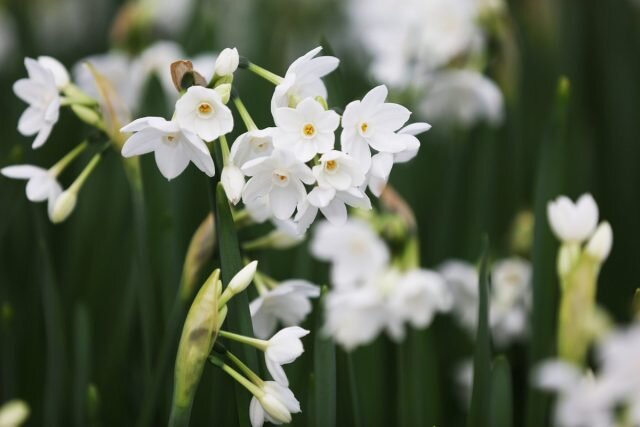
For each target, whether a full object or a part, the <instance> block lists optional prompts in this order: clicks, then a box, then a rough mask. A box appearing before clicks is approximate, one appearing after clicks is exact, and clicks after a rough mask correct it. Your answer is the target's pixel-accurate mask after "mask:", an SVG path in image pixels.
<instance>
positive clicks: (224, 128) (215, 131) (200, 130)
mask: <svg viewBox="0 0 640 427" xmlns="http://www.w3.org/2000/svg"><path fill="white" fill-rule="evenodd" d="M222 86H225V85H221V86H218V88H220V87H222ZM218 88H216V89H209V88H206V87H202V86H191V87H190V88H189V89H187V92H186V93H185V94H184V95H182V97H181V98H180V99H178V101H177V102H176V121H177V122H178V124H180V127H181V128H182V129H184V130H187V131H190V132H193V133H195V134H196V135H198V136H199V137H200V138H202V139H204V140H205V141H213V140H214V139H216V138H218V137H219V136H220V135H225V134H227V133H229V132H231V131H232V130H233V115H232V114H231V110H229V107H227V106H226V105H224V103H223V102H222V96H221V93H220V90H219V89H218Z"/></svg>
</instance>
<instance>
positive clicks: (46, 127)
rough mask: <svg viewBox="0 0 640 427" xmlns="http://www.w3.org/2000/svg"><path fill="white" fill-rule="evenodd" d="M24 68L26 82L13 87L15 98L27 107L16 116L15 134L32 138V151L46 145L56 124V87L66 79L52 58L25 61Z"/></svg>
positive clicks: (58, 100) (63, 70)
mask: <svg viewBox="0 0 640 427" xmlns="http://www.w3.org/2000/svg"><path fill="white" fill-rule="evenodd" d="M24 65H25V67H26V68H27V72H28V73H29V78H26V79H20V80H18V81H17V82H15V83H14V85H13V92H14V93H15V94H16V96H17V97H18V98H20V99H21V100H23V101H24V102H26V103H28V104H29V107H28V108H27V109H26V110H25V112H24V113H22V115H21V116H20V120H19V122H18V131H19V132H20V133H21V134H22V135H24V136H31V135H36V139H35V140H34V141H33V144H32V148H38V147H41V146H42V145H43V144H44V143H45V142H46V141H47V138H49V134H50V133H51V129H53V126H54V125H55V124H56V123H57V122H58V117H59V115H60V94H59V87H58V83H59V84H68V83H69V75H68V73H67V71H66V70H65V69H64V67H63V66H62V65H61V64H60V63H58V62H57V61H55V60H54V59H53V58H48V57H41V58H39V59H38V60H37V61H36V60H34V59H31V58H25V60H24ZM65 73H66V77H65ZM65 78H66V80H65ZM65 81H66V83H65Z"/></svg>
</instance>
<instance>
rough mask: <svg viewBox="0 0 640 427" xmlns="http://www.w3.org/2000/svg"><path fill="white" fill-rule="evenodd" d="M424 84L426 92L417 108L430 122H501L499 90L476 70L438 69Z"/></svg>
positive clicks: (467, 124)
mask: <svg viewBox="0 0 640 427" xmlns="http://www.w3.org/2000/svg"><path fill="white" fill-rule="evenodd" d="M425 86H426V89H425V90H426V93H425V95H424V100H423V101H422V103H421V104H420V106H419V109H420V111H421V112H422V114H423V115H424V116H425V117H428V118H429V119H430V120H431V121H434V122H436V123H448V124H457V125H461V126H463V127H468V126H471V125H473V124H475V123H477V122H482V121H484V122H487V123H489V124H491V125H497V124H500V123H501V122H502V119H503V115H504V100H503V97H502V92H500V89H499V88H498V86H497V85H496V84H495V83H494V82H493V81H492V80H490V79H488V78H487V77H486V76H484V75H483V74H481V73H479V72H477V71H472V70H449V71H443V72H439V73H436V74H435V75H433V76H432V77H431V78H430V79H429V81H428V82H427V83H426V85H425Z"/></svg>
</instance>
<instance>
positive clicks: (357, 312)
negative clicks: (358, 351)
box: [324, 286, 387, 351]
mask: <svg viewBox="0 0 640 427" xmlns="http://www.w3.org/2000/svg"><path fill="white" fill-rule="evenodd" d="M324 309H325V325H324V332H325V333H326V334H327V335H329V336H331V337H333V339H334V340H335V341H336V342H337V343H338V344H340V345H341V346H343V347H344V348H345V349H346V350H347V351H350V350H352V349H354V348H355V347H357V346H359V345H364V344H367V343H370V342H371V341H373V340H374V339H375V338H376V337H377V336H378V334H379V333H380V332H382V331H383V330H384V328H385V326H386V321H387V319H386V318H385V314H386V313H385V310H384V298H383V296H382V294H381V293H380V292H378V290H377V289H375V288H374V287H369V286H365V287H361V288H356V289H343V290H337V291H331V292H330V293H329V294H327V296H326V299H325V305H324Z"/></svg>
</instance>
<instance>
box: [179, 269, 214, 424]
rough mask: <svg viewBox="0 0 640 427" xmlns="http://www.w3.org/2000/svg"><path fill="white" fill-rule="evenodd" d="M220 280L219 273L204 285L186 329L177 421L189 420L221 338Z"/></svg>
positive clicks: (183, 333) (194, 302)
mask: <svg viewBox="0 0 640 427" xmlns="http://www.w3.org/2000/svg"><path fill="white" fill-rule="evenodd" d="M219 276H220V270H218V269H217V270H215V271H214V272H213V273H212V274H211V276H209V278H208V279H207V281H206V282H205V283H204V285H202V287H201V288H200V290H199V291H198V294H197V295H196V297H195V299H194V300H193V303H192V304H191V308H189V313H188V314H187V317H186V320H185V322H184V326H183V328H182V336H181V337H180V344H179V345H178V354H177V356H176V367H175V385H174V390H173V404H172V408H171V418H172V419H173V420H176V419H181V420H188V418H189V413H190V411H191V405H192V404H193V399H194V397H195V393H196V389H197V388H198V383H199V382H200V376H201V375H202V370H203V368H204V365H205V362H206V361H207V357H208V356H209V353H210V352H211V348H212V347H213V344H214V342H215V339H216V336H217V331H218V329H217V327H218V292H217V284H218V278H219ZM185 425H186V424H185Z"/></svg>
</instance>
